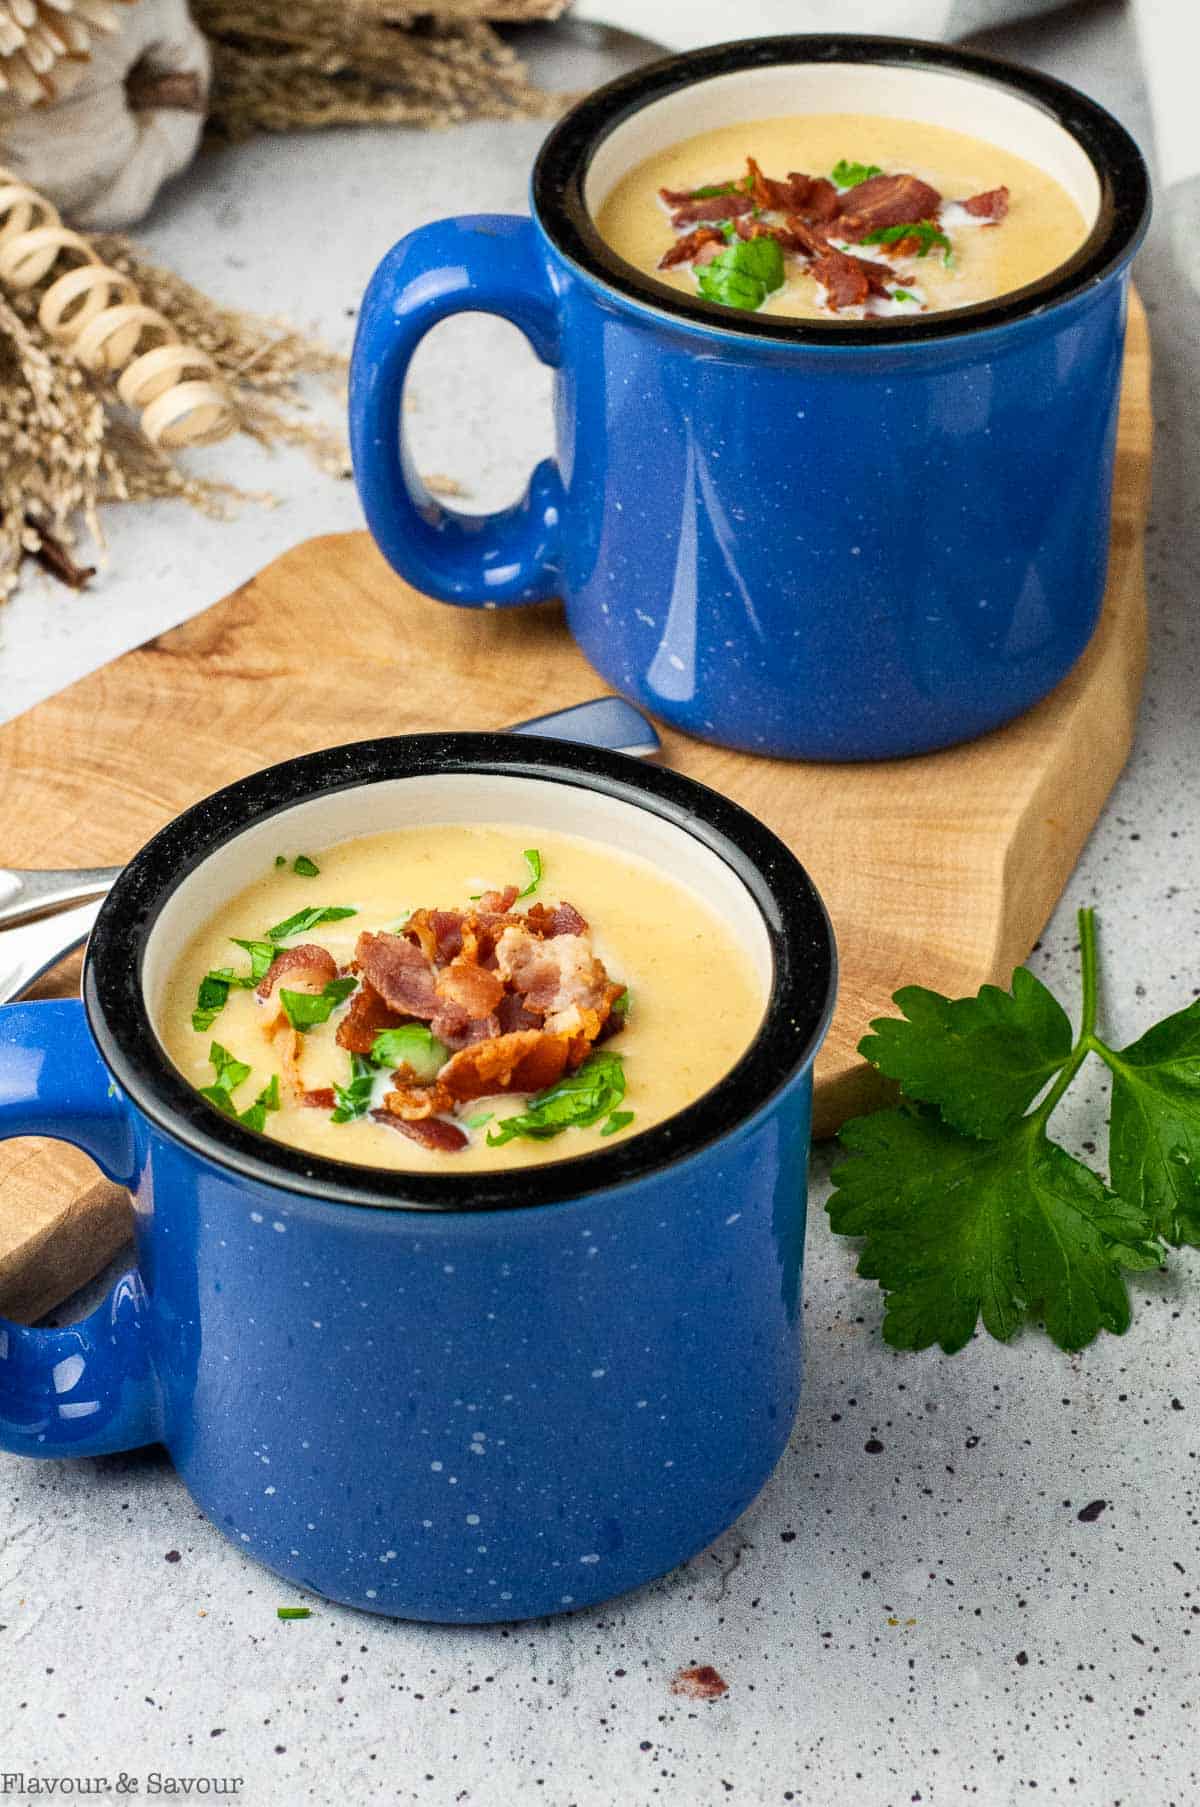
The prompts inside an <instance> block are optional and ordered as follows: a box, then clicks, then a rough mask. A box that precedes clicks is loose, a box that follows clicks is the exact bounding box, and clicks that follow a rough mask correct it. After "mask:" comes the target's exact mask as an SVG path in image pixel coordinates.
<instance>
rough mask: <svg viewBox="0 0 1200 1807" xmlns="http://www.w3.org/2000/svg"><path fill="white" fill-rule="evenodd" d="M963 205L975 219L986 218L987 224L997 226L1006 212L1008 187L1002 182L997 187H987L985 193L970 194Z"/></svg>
mask: <svg viewBox="0 0 1200 1807" xmlns="http://www.w3.org/2000/svg"><path fill="white" fill-rule="evenodd" d="M963 206H964V207H965V208H966V210H967V212H968V213H973V214H974V215H975V218H976V219H979V220H986V221H987V223H988V225H989V226H998V225H999V224H1000V221H1001V220H1002V219H1003V218H1004V216H1005V214H1006V213H1007V212H1008V189H1007V187H1006V186H1004V184H1001V186H1000V187H999V188H989V189H988V190H987V192H986V194H981V195H972V196H971V198H970V200H969V201H964V202H963Z"/></svg>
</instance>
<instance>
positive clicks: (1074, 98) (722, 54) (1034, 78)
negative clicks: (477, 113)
mask: <svg viewBox="0 0 1200 1807" xmlns="http://www.w3.org/2000/svg"><path fill="white" fill-rule="evenodd" d="M788 63H888V64H901V65H905V66H907V67H910V68H914V69H932V70H937V71H942V72H946V73H949V74H954V75H961V76H967V77H971V78H973V79H975V80H978V81H983V82H988V83H991V84H992V85H994V86H1000V87H1003V88H1007V89H1009V90H1011V91H1013V92H1015V93H1016V94H1017V95H1018V96H1019V97H1020V98H1021V99H1023V100H1026V101H1029V102H1031V103H1032V104H1034V105H1035V106H1037V107H1039V108H1040V109H1041V110H1042V111H1043V112H1045V113H1048V114H1049V115H1050V117H1051V118H1052V119H1054V120H1055V121H1056V122H1057V124H1059V125H1060V126H1061V127H1062V128H1063V129H1064V131H1066V132H1069V133H1070V135H1071V136H1072V137H1073V138H1074V139H1075V140H1076V142H1077V143H1078V144H1079V145H1080V146H1081V148H1082V149H1083V150H1084V152H1085V153H1086V154H1087V156H1088V157H1089V158H1090V160H1091V162H1092V164H1093V167H1094V168H1095V171H1096V175H1097V178H1098V180H1099V183H1100V208H1099V212H1098V214H1097V217H1096V223H1095V225H1094V226H1093V228H1092V230H1091V232H1090V233H1089V234H1088V236H1087V238H1086V239H1085V240H1084V242H1083V244H1082V245H1081V246H1080V247H1079V249H1078V251H1076V252H1075V254H1074V255H1073V256H1072V257H1069V258H1068V259H1067V260H1066V262H1065V263H1062V264H1058V265H1057V266H1056V267H1055V268H1054V269H1053V270H1051V271H1049V272H1048V273H1047V274H1046V275H1045V276H1042V277H1039V278H1038V280H1037V281H1036V282H1031V283H1027V284H1026V285H1025V286H1024V287H1023V288H1020V289H1013V290H1011V291H1010V292H1009V293H1007V294H1005V295H1001V296H998V297H997V298H996V299H995V300H992V301H981V302H975V303H973V304H972V305H970V306H968V307H960V308H954V309H953V310H946V311H944V312H941V313H930V314H925V315H919V316H917V317H915V318H914V319H911V320H890V319H881V320H872V321H871V322H870V323H869V327H868V329H867V330H866V331H864V329H863V328H864V323H863V322H862V321H861V320H839V319H836V318H830V319H828V320H801V319H793V318H790V317H788V316H787V315H782V314H775V315H771V314H767V315H760V314H752V313H744V312H741V311H740V310H738V309H737V308H731V307H724V306H722V305H721V304H720V303H719V302H714V301H705V300H704V299H702V297H700V296H699V295H696V296H691V295H687V294H685V293H683V292H682V291H680V290H679V289H675V288H672V287H671V286H670V285H669V284H668V283H665V282H659V281H658V279H657V278H656V277H654V276H651V275H649V274H647V273H646V272H645V271H643V270H640V269H638V267H637V266H636V265H635V264H631V263H627V262H626V260H625V259H624V258H623V257H620V256H618V254H617V253H616V252H615V251H613V250H612V249H611V248H610V246H609V245H608V244H607V243H606V241H605V240H604V239H603V238H601V236H600V234H599V232H598V231H597V230H596V227H595V225H594V223H593V221H592V217H591V214H590V213H589V212H588V209H587V207H586V205H585V203H584V184H585V181H586V178H587V172H588V169H589V167H590V165H591V161H592V158H593V157H594V156H595V154H596V151H597V150H598V149H599V147H600V145H601V144H602V143H603V141H604V139H605V138H607V136H608V135H609V133H610V132H612V131H615V129H616V128H617V127H618V126H619V125H622V124H623V123H624V122H625V121H626V120H627V119H629V118H630V117H631V115H632V114H634V113H637V112H640V110H641V109H642V108H643V107H645V106H648V105H649V104H650V103H651V102H653V101H657V100H662V99H663V98H664V97H665V96H666V95H668V94H672V93H674V92H676V91H677V90H678V89H680V88H686V87H691V86H693V85H695V84H697V83H700V82H704V81H707V80H709V79H710V78H711V77H713V76H718V75H729V74H734V73H737V72H740V71H742V70H752V69H762V68H769V67H773V66H776V65H786V64H788ZM532 195H533V210H534V213H535V214H536V216H537V218H538V220H539V221H540V222H541V225H542V227H543V229H544V231H545V232H546V234H547V236H548V237H549V239H550V241H551V243H552V244H553V245H554V246H555V247H556V248H557V250H558V251H560V252H561V253H562V255H563V256H564V257H566V258H568V259H569V260H570V261H571V262H572V263H574V264H577V265H578V266H579V267H580V268H581V269H582V270H584V271H586V273H587V274H588V275H589V276H590V277H592V278H594V279H596V280H598V281H599V282H600V283H601V284H603V285H604V286H605V287H606V288H609V289H614V290H616V291H617V293H618V295H620V296H624V297H626V298H627V299H628V300H631V301H635V302H638V303H640V304H641V305H642V306H644V307H650V308H653V309H654V310H655V311H656V312H657V313H659V314H667V315H669V316H671V317H672V318H673V320H674V321H675V322H677V323H679V324H684V325H689V326H693V327H695V326H703V327H705V328H709V329H712V328H716V329H717V330H719V331H722V332H725V333H729V334H730V335H732V336H734V337H737V338H752V339H766V340H773V341H775V342H777V343H783V344H787V345H795V346H815V345H820V346H823V347H825V348H826V349H829V348H831V347H840V348H842V349H846V350H849V349H850V348H851V347H853V349H855V350H858V351H862V350H863V349H865V348H867V347H870V346H879V345H897V344H903V345H918V344H922V343H926V342H929V341H932V340H939V339H957V338H965V337H967V336H969V335H971V334H974V333H978V332H980V331H982V330H986V329H988V328H993V327H1002V326H1007V325H1010V324H1012V323H1014V322H1015V321H1018V320H1021V319H1024V318H1027V317H1028V316H1030V315H1032V314H1038V313H1042V312H1044V311H1045V309H1046V308H1048V307H1052V306H1055V305H1057V304H1059V303H1061V302H1064V301H1068V300H1070V299H1071V298H1072V297H1073V296H1076V295H1079V294H1081V293H1083V292H1084V291H1085V290H1087V289H1089V288H1093V287H1094V286H1095V285H1096V284H1097V283H1100V282H1102V281H1103V280H1104V278H1105V277H1107V276H1109V275H1111V274H1112V272H1113V271H1114V270H1115V269H1118V268H1120V267H1121V265H1122V264H1124V263H1126V262H1127V261H1128V260H1129V259H1130V258H1131V257H1132V256H1133V253H1134V251H1135V250H1136V249H1137V246H1138V244H1139V242H1140V240H1141V238H1142V235H1143V234H1144V232H1145V229H1146V226H1147V223H1148V221H1149V217H1150V179H1149V175H1148V173H1147V170H1146V165H1145V162H1144V161H1143V158H1142V154H1141V152H1140V151H1139V149H1138V147H1137V145H1136V144H1135V142H1134V140H1133V139H1132V138H1131V137H1130V135H1129V133H1128V132H1127V131H1126V130H1125V128H1124V126H1122V125H1120V124H1118V122H1117V121H1116V120H1115V119H1114V118H1113V116H1112V114H1111V113H1108V112H1106V111H1105V109H1104V108H1103V107H1101V106H1099V105H1098V104H1097V103H1096V102H1095V101H1093V100H1089V99H1088V98H1087V96H1086V95H1084V94H1080V93H1079V92H1078V90H1077V89H1075V88H1072V87H1070V86H1069V85H1068V84H1067V83H1066V82H1060V81H1057V80H1056V79H1055V78H1054V77H1052V76H1048V75H1042V74H1040V73H1038V72H1037V71H1036V70H1032V69H1027V68H1025V67H1024V66H1022V65H1021V64H1017V63H1010V62H1007V61H1005V60H1004V59H1003V58H1002V57H996V56H990V55H986V54H984V53H982V52H979V51H968V50H959V49H957V48H953V47H951V46H948V45H945V44H930V43H924V42H920V41H918V40H915V39H911V38H889V37H866V36H857V35H848V36H845V37H824V36H787V37H770V38H746V39H741V40H738V41H736V42H733V43H728V44H715V45H713V46H712V47H711V48H709V49H705V50H697V51H687V52H685V53H684V54H683V55H681V56H672V57H665V58H663V59H662V60H661V61H659V62H654V63H649V64H646V65H644V66H643V67H641V68H639V69H635V70H633V71H632V72H631V73H630V74H629V75H623V76H619V77H618V78H617V79H616V80H615V81H612V82H608V83H606V84H605V86H604V87H602V88H597V89H596V90H595V92H594V93H592V94H589V95H588V96H587V97H586V98H585V99H584V100H582V101H580V102H579V103H578V105H576V106H575V107H573V108H572V109H571V111H570V112H569V113H567V114H566V115H565V117H564V118H563V119H562V120H560V122H559V124H558V125H557V126H556V127H555V128H554V130H553V131H552V132H551V133H550V135H549V137H548V138H547V139H546V142H545V144H544V145H543V146H542V149H541V152H540V153H539V155H538V159H537V162H536V164H535V165H534V171H533V184H532Z"/></svg>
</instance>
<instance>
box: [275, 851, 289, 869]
mask: <svg viewBox="0 0 1200 1807" xmlns="http://www.w3.org/2000/svg"><path fill="white" fill-rule="evenodd" d="M275 864H276V867H279V866H286V865H287V860H286V859H285V858H284V856H283V854H282V853H277V854H276V855H275Z"/></svg>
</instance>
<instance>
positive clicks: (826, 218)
mask: <svg viewBox="0 0 1200 1807" xmlns="http://www.w3.org/2000/svg"><path fill="white" fill-rule="evenodd" d="M659 196H660V198H661V199H662V201H663V203H664V204H665V205H666V206H667V207H668V208H669V209H670V212H671V224H672V226H673V227H674V229H675V230H676V232H680V233H682V234H683V236H682V237H680V238H678V239H677V240H676V242H675V244H673V245H671V246H670V247H669V248H668V249H667V250H666V251H665V252H664V254H663V256H662V257H661V258H660V259H659V264H658V267H659V269H660V270H669V269H673V268H675V267H676V266H678V265H680V264H691V265H692V266H693V267H694V268H695V267H703V266H704V265H705V264H707V263H711V262H712V260H713V258H715V257H717V256H719V255H720V253H721V252H722V251H723V250H725V249H726V246H727V244H729V243H734V242H736V241H739V240H742V241H745V240H753V239H757V238H772V239H774V240H775V241H776V242H777V243H778V245H779V246H780V249H781V250H782V251H783V252H784V254H785V255H788V256H793V257H797V258H798V259H799V260H800V261H801V264H802V267H805V268H807V269H808V270H809V271H810V273H811V274H812V276H813V277H814V278H815V280H816V281H817V282H818V283H820V285H821V287H822V289H823V290H824V301H825V305H826V306H827V307H828V308H829V309H830V311H831V312H832V313H839V312H840V311H841V310H842V309H843V308H849V307H865V308H867V310H868V317H871V312H870V305H871V303H877V304H878V303H883V302H890V301H892V300H893V299H894V298H895V291H896V289H897V288H903V287H904V282H905V278H904V276H903V274H902V273H901V272H900V271H898V270H897V269H895V268H894V267H893V265H891V264H890V263H888V262H886V261H876V260H875V259H873V258H865V257H858V256H856V255H855V254H854V253H853V252H850V251H847V250H846V249H845V246H846V245H847V244H859V243H861V241H862V240H863V239H864V238H866V237H868V236H869V235H870V234H872V233H875V232H879V231H888V230H889V229H890V228H892V227H895V226H903V225H908V224H913V225H914V226H917V225H919V226H922V227H929V228H932V229H933V230H935V231H936V230H939V229H940V227H939V221H940V218H941V209H942V206H943V197H942V196H941V195H940V194H939V193H938V191H937V189H936V188H934V187H933V186H932V185H931V184H930V183H928V182H925V181H923V180H922V179H921V177H919V176H916V175H913V174H912V173H911V172H908V171H898V172H893V173H890V174H887V175H884V174H879V175H874V176H868V177H867V178H866V179H865V181H862V182H859V183H857V184H856V185H855V186H854V187H852V188H847V189H844V190H839V189H838V188H837V187H836V186H835V185H834V183H832V182H831V181H830V180H829V179H828V178H827V177H825V176H808V175H805V174H803V173H802V172H800V171H798V170H792V171H789V173H788V175H787V177H786V179H783V180H781V179H779V178H778V177H774V176H768V175H766V174H764V172H763V171H762V169H760V167H759V165H758V163H757V162H756V161H755V159H754V158H753V157H747V159H746V174H745V176H744V177H743V178H741V180H740V181H739V182H738V183H737V184H736V186H735V185H734V184H732V183H729V184H726V185H724V188H723V192H721V193H719V194H715V195H710V194H698V193H696V191H694V190H688V189H669V188H660V189H659ZM1008 202H1009V194H1008V189H1007V188H1006V187H1003V186H1001V187H999V188H993V189H989V190H988V191H987V192H986V193H984V194H978V195H972V196H971V197H970V198H969V199H967V200H964V201H962V202H959V203H957V204H956V205H958V206H959V207H961V208H962V210H963V211H964V212H965V213H967V214H968V215H970V216H971V218H972V219H973V220H976V221H978V222H979V223H981V224H982V225H985V226H995V225H998V224H999V223H1000V221H1001V220H1003V219H1004V218H1005V216H1006V214H1007V212H1008ZM763 215H774V216H776V217H775V218H764V217H762V216H763ZM780 215H782V216H783V223H782V224H781V223H780V222H779V219H778V216H780ZM716 221H721V222H723V223H724V224H725V227H726V231H724V232H722V231H721V230H720V229H719V228H718V226H717V225H716V224H715V223H714V222H716ZM959 221H960V223H961V214H960V216H959ZM699 222H704V223H703V224H701V223H699ZM928 238H929V235H928V233H924V234H913V235H911V236H908V237H905V238H901V239H899V240H898V241H894V242H892V243H890V244H886V245H880V246H878V250H879V252H880V254H881V256H882V258H883V259H886V258H888V257H907V256H910V255H912V254H914V253H917V254H920V253H921V252H922V251H923V250H924V251H927V250H928ZM835 239H836V240H840V241H841V242H840V243H838V244H835V243H832V242H831V241H832V240H835ZM940 242H945V241H944V240H943V241H940ZM872 248H874V247H872ZM901 299H907V300H909V301H912V300H913V299H914V297H912V296H911V295H907V296H902V297H901ZM878 311H881V310H879V309H878V307H877V308H876V312H878ZM884 311H886V310H884Z"/></svg>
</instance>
